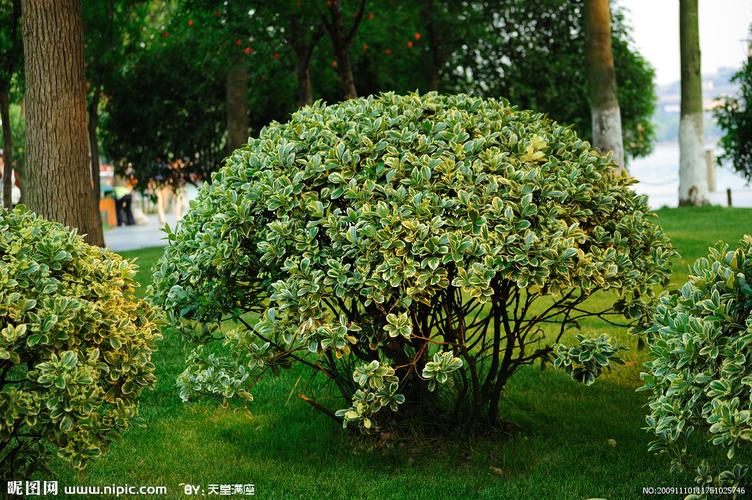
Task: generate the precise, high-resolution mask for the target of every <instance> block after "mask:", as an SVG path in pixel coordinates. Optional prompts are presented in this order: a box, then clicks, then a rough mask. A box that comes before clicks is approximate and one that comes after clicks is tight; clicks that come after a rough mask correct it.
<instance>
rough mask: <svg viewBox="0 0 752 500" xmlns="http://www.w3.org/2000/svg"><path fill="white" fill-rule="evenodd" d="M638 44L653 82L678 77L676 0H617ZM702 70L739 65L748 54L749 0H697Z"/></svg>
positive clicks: (751, 13) (751, 0)
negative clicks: (652, 74)
mask: <svg viewBox="0 0 752 500" xmlns="http://www.w3.org/2000/svg"><path fill="white" fill-rule="evenodd" d="M617 4H618V5H621V6H622V7H624V8H625V9H626V10H627V11H628V12H627V19H628V20H629V21H630V24H631V26H632V34H633V37H634V41H635V44H636V45H637V48H638V49H639V51H640V52H641V53H642V55H643V56H645V58H646V59H647V60H648V61H649V62H650V64H652V66H653V67H654V68H655V76H656V83H657V84H658V85H665V84H668V83H672V82H675V81H677V80H679V77H680V72H679V0H617ZM699 14H700V52H701V54H702V63H701V64H702V73H703V74H710V73H715V72H716V70H718V68H721V67H731V68H740V67H741V65H742V63H743V61H744V60H745V58H746V57H747V41H746V39H749V38H750V36H751V35H750V33H749V28H750V24H752V0H699Z"/></svg>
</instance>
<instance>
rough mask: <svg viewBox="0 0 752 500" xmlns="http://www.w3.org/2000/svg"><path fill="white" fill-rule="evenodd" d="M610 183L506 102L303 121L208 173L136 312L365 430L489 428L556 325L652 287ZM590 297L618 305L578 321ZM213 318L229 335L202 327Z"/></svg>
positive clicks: (574, 147) (411, 100) (577, 144)
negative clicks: (319, 387)
mask: <svg viewBox="0 0 752 500" xmlns="http://www.w3.org/2000/svg"><path fill="white" fill-rule="evenodd" d="M611 167H612V165H611V164H610V163H609V162H608V161H607V160H606V159H605V158H604V157H602V156H601V155H599V154H597V153H596V152H594V151H593V150H592V149H591V148H590V147H589V145H588V144H587V143H586V142H584V141H581V140H579V139H578V138H577V136H576V134H575V133H574V132H572V130H571V129H569V128H566V127H562V126H559V125H557V124H556V123H554V122H551V121H550V120H548V119H546V118H545V117H543V116H542V115H538V114H533V113H531V112H528V111H525V112H523V111H518V110H516V109H515V108H512V107H510V106H509V105H508V104H507V103H506V102H505V101H497V100H493V99H488V100H484V99H481V98H472V97H469V96H466V95H457V96H451V97H444V96H440V95H438V94H435V93H430V94H427V95H425V96H422V97H421V96H418V95H408V96H397V95H394V94H384V95H382V96H381V97H378V98H375V97H370V98H366V99H357V100H351V101H347V102H344V103H341V104H339V105H335V106H325V105H323V104H322V103H318V104H316V105H314V106H313V107H306V108H303V109H302V110H300V111H298V112H297V113H295V114H294V115H293V118H292V120H291V121H290V122H289V123H287V124H284V125H280V124H272V125H271V126H269V127H267V128H265V129H264V130H263V131H262V132H261V134H260V136H259V137H258V138H257V139H253V140H252V141H251V143H250V144H249V146H248V147H246V148H243V149H240V150H238V151H236V152H235V153H234V154H233V155H232V156H231V157H230V159H229V160H228V162H227V164H226V166H225V167H224V168H223V169H222V170H221V171H219V172H218V173H216V174H214V176H213V178H212V183H211V184H210V185H208V186H207V187H206V188H204V189H202V190H201V192H200V194H199V198H198V200H197V201H196V203H195V204H194V205H193V207H192V210H191V212H190V213H189V214H188V215H187V217H186V218H185V219H184V221H183V223H182V224H181V226H180V229H179V231H178V232H177V233H169V239H170V245H169V247H168V248H167V250H166V252H165V256H164V258H163V260H162V262H161V265H160V267H159V269H158V270H157V271H156V272H155V275H154V290H153V300H154V301H155V302H156V303H158V304H160V305H162V306H164V308H165V309H166V310H167V311H168V314H169V316H170V318H171V322H172V323H173V324H174V325H176V326H178V327H180V326H181V325H182V326H184V327H187V331H188V334H189V335H190V336H192V337H193V338H195V339H197V340H198V342H199V343H200V344H205V343H210V342H211V341H212V340H213V339H217V338H219V339H224V343H225V344H227V345H229V346H230V348H231V349H230V350H231V351H232V350H234V349H232V347H233V346H235V347H236V348H240V349H241V354H234V355H232V356H234V359H241V360H243V359H248V362H247V364H246V365H245V367H244V370H246V371H247V370H252V371H254V372H256V374H260V373H263V372H264V371H266V370H267V369H268V368H270V367H275V366H276V367H279V366H282V367H285V366H289V365H290V364H292V363H303V364H305V365H307V366H309V367H311V368H312V369H313V370H314V372H318V373H321V374H324V375H325V376H326V377H327V378H328V379H330V380H332V381H333V382H334V383H335V384H336V385H337V387H338V388H339V390H340V392H341V395H342V396H343V397H344V398H345V399H346V400H352V403H353V404H352V408H351V409H350V410H348V411H354V412H356V413H358V411H359V408H362V409H363V413H358V415H357V419H358V420H359V421H360V422H362V424H363V426H364V427H366V426H367V423H366V422H367V421H366V418H367V419H368V422H372V421H373V418H372V417H373V416H374V413H376V412H378V410H379V409H380V408H381V407H384V406H390V407H391V408H394V407H396V406H397V405H400V406H401V407H406V408H407V409H406V410H404V413H405V415H409V414H410V412H411V410H422V409H426V408H435V409H436V413H435V415H438V416H439V417H437V419H436V420H437V421H440V420H441V418H443V417H445V418H447V419H450V418H451V419H453V420H460V421H463V422H467V423H470V422H477V421H479V420H481V419H486V421H491V422H493V421H495V420H496V417H497V412H498V403H499V398H500V395H501V392H502V390H503V387H504V385H505V383H506V382H507V380H508V379H509V377H510V376H511V375H512V373H513V372H514V371H515V370H516V369H517V368H518V367H519V366H521V365H524V364H529V363H532V362H533V361H535V360H536V359H546V358H548V357H549V356H550V354H551V352H552V345H553V344H554V343H556V342H558V340H559V339H560V338H561V337H562V335H563V333H564V329H565V327H566V326H567V325H571V324H573V322H576V320H577V319H580V318H585V317H589V316H600V317H609V315H615V314H617V313H626V314H627V315H628V316H629V317H631V318H635V319H637V318H639V317H640V315H641V313H642V311H644V310H646V308H647V307H649V305H650V303H651V301H652V297H653V292H652V286H653V285H657V284H665V283H666V281H667V279H668V267H669V263H668V259H669V258H670V257H671V256H672V255H673V251H672V250H671V247H670V243H669V242H668V239H667V238H666V236H665V235H664V234H663V232H662V231H661V230H660V228H658V227H656V226H655V225H653V224H652V222H651V220H650V219H651V217H650V215H649V213H648V210H647V206H646V200H645V198H644V197H640V196H637V195H636V194H635V193H634V192H633V191H632V190H630V189H629V185H630V184H631V183H632V180H631V179H630V178H628V177H626V176H618V175H615V174H613V173H612V171H611ZM600 290H614V291H616V292H617V293H618V294H619V296H620V300H619V301H618V303H617V304H616V306H615V307H610V308H606V310H601V311H594V312H591V311H588V310H587V309H585V308H584V305H583V302H584V301H585V300H586V299H587V298H588V297H589V296H591V295H593V294H594V293H596V292H597V291H600ZM611 317H612V318H613V317H614V316H611ZM186 320H196V321H198V322H200V323H202V324H203V325H204V328H205V330H204V329H200V331H199V332H198V333H197V332H194V331H193V326H194V325H193V324H192V323H190V322H189V323H188V324H186V323H185V321H186ZM223 320H227V321H230V322H232V323H234V324H237V325H240V326H241V330H240V331H241V332H242V333H241V334H240V335H236V334H233V336H232V337H231V336H229V335H227V334H224V333H222V332H223V330H222V329H221V328H216V329H215V330H212V327H211V326H209V325H212V324H219V323H221V322H222V321H223ZM552 321H553V322H557V323H558V324H560V328H557V332H556V335H555V339H547V338H546V336H545V334H544V331H543V329H542V328H541V325H542V324H543V323H544V322H552ZM254 322H255V324H252V323H254ZM232 331H233V332H237V330H235V329H233V330H232ZM267 342H268V343H269V346H268V348H267V349H258V350H257V351H253V352H252V351H251V349H249V346H250V345H251V344H252V343H258V344H261V345H266V343H267ZM256 352H258V353H259V354H258V355H256V354H255V353H256ZM435 354H438V357H436V358H434V355H435ZM455 358H456V359H457V361H455ZM227 361H228V362H231V361H232V360H230V359H229V358H228V360H227ZM373 361H377V362H378V365H377V366H376V365H373ZM429 363H430V364H429ZM372 368H373V370H372ZM192 370H193V368H191V367H189V368H188V372H189V373H190V372H192ZM364 370H365V371H364ZM374 370H376V371H374ZM378 370H388V371H389V373H387V372H386V371H384V373H380V372H379V371H378ZM391 370H393V371H394V372H393V374H392V372H391ZM237 371H238V372H239V371H240V368H238V369H237ZM372 371H373V373H374V374H373V375H368V376H366V377H365V378H364V377H363V376H358V375H357V374H358V373H366V374H368V373H371V372H372ZM259 372H260V373H259ZM194 375H195V373H194ZM374 376H375V377H378V378H376V379H372V377H374ZM392 376H394V377H398V379H392V378H391V377H392ZM450 379H451V380H452V382H453V383H452V384H451V385H450V384H448V383H447V382H449V380H450ZM253 380H256V378H252V379H251V382H250V383H249V384H248V385H247V386H248V388H249V389H250V386H251V385H252V383H253ZM372 380H375V381H376V382H372ZM397 380H399V382H398V385H397V388H398V389H399V393H397V392H395V391H394V385H393V384H392V382H396V381H397ZM426 382H432V383H431V384H430V385H431V388H434V385H435V389H437V390H435V391H433V392H432V391H430V390H429V387H428V386H429V384H428V383H426ZM434 382H435V383H434ZM219 392H222V391H221V390H220V391H219ZM399 395H402V396H404V397H405V402H404V403H402V404H400V401H401V400H402V398H401V397H399V398H398V397H397V396H399ZM307 400H308V401H310V402H311V403H312V404H314V406H316V407H317V408H321V405H320V404H319V403H317V402H315V401H313V400H312V399H311V398H307ZM447 401H448V402H450V403H451V404H452V409H447V408H446V407H445V405H444V403H446V402H447ZM392 402H394V403H395V405H392V404H391V403H392ZM374 403H375V404H374ZM400 411H403V410H400ZM345 416H347V414H345ZM442 416H443V417H442ZM347 417H348V419H349V420H355V419H356V417H355V416H352V415H351V416H347ZM386 418H388V417H387V415H383V412H380V413H379V419H386Z"/></svg>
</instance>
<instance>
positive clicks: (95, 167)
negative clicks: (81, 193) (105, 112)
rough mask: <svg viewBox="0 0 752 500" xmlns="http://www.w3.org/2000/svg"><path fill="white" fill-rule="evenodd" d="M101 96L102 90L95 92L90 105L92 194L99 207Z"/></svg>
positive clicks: (98, 89)
mask: <svg viewBox="0 0 752 500" xmlns="http://www.w3.org/2000/svg"><path fill="white" fill-rule="evenodd" d="M99 95H100V88H99V87H97V89H96V90H95V91H94V95H93V96H92V98H91V102H90V103H89V120H88V122H87V123H88V127H89V155H90V156H91V180H92V190H91V194H92V196H93V197H94V203H95V205H96V206H99V196H100V179H99V141H98V140H97V123H98V121H99V109H98V108H99Z"/></svg>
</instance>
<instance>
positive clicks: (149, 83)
mask: <svg viewBox="0 0 752 500" xmlns="http://www.w3.org/2000/svg"><path fill="white" fill-rule="evenodd" d="M193 53H194V49H193V47H192V44H191V42H190V41H189V40H186V41H183V42H180V43H169V44H167V43H165V44H163V45H156V46H151V47H150V48H148V49H145V50H143V51H142V52H140V53H139V54H138V55H137V56H136V60H135V61H134V63H133V64H132V65H131V66H129V67H127V68H125V69H124V71H123V74H122V75H121V77H120V78H119V79H118V80H117V81H116V82H115V83H114V84H113V85H112V86H111V87H110V95H111V99H109V102H108V103H107V107H106V109H107V114H106V115H105V116H103V119H102V127H103V134H102V136H103V138H102V139H103V146H104V150H105V152H106V153H107V155H108V156H109V157H111V158H112V160H113V161H114V162H115V164H116V166H117V167H119V168H120V169H125V168H126V167H128V166H132V167H133V168H134V170H135V174H136V177H137V178H138V179H139V181H140V182H139V187H140V188H142V189H145V188H146V186H147V183H148V181H149V180H151V179H154V178H155V177H157V176H159V175H161V176H163V177H164V176H165V175H166V174H167V173H169V172H170V171H168V170H167V169H165V168H164V162H167V161H170V162H172V161H175V160H177V159H182V160H183V161H184V162H185V164H186V165H187V166H186V168H185V173H200V174H204V173H206V172H210V171H212V170H214V169H216V168H217V167H218V165H219V163H220V161H221V159H222V157H223V151H224V134H225V129H224V116H225V108H224V85H223V82H222V81H219V80H218V79H216V78H205V73H204V71H203V70H201V69H200V68H198V67H197V66H195V65H194V64H193V62H192V59H193Z"/></svg>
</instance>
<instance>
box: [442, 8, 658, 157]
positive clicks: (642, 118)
mask: <svg viewBox="0 0 752 500" xmlns="http://www.w3.org/2000/svg"><path fill="white" fill-rule="evenodd" d="M583 3H584V2H583V1H581V0H579V1H575V2H572V1H569V0H532V1H531V0H525V1H522V0H488V2H487V4H488V6H487V9H488V11H489V12H492V13H493V14H492V15H491V16H489V17H490V18H491V20H490V21H489V22H488V23H486V24H485V25H481V27H480V28H479V30H480V32H478V31H476V37H477V40H476V41H470V42H468V43H467V45H466V47H467V49H466V50H465V51H464V52H462V51H458V52H456V53H455V56H454V62H455V64H454V67H455V68H460V69H459V70H458V71H456V73H458V74H457V76H459V77H460V78H457V79H456V82H457V83H456V84H455V85H456V88H457V89H459V90H462V91H467V89H472V90H473V91H474V92H475V93H479V94H480V95H486V96H499V95H501V96H504V97H506V98H508V99H509V100H511V101H512V102H515V103H518V104H519V105H520V106H521V107H523V108H530V109H534V110H536V111H539V112H543V113H548V114H549V115H551V117H552V118H553V119H555V120H558V121H560V122H563V123H570V124H572V125H574V128H575V130H576V131H577V132H578V134H579V135H580V136H581V137H583V138H585V139H588V140H589V139H590V138H591V135H592V134H591V116H590V104H589V102H588V99H589V97H588V91H587V76H586V71H585V64H584V60H585V33H584V27H583V22H582V18H583V14H582V9H583ZM612 31H613V35H612V45H613V53H614V65H615V69H616V80H617V92H618V96H619V105H620V107H621V117H622V129H623V133H624V148H625V152H626V153H627V155H628V156H630V157H641V156H647V155H648V154H649V153H650V151H651V147H652V146H651V143H652V141H653V139H654V135H655V132H654V129H653V125H652V122H651V117H652V114H653V110H654V107H655V105H654V102H655V100H656V97H655V92H654V91H653V75H654V71H653V69H652V68H651V67H650V65H649V64H648V62H647V61H646V60H645V58H644V57H642V55H641V54H640V53H639V52H637V50H636V49H635V48H634V45H633V43H632V40H631V37H630V29H629V26H628V25H627V23H626V21H625V19H624V14H623V12H622V11H620V10H618V9H616V10H614V11H613V12H612Z"/></svg>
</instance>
